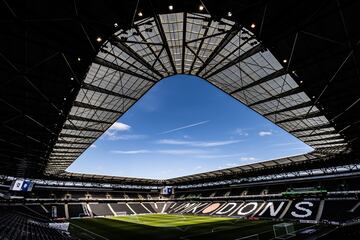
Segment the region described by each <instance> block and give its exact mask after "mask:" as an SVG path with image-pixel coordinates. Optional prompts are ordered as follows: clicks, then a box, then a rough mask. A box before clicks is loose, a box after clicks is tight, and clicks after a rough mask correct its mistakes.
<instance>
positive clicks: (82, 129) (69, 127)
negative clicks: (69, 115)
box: [63, 124, 105, 133]
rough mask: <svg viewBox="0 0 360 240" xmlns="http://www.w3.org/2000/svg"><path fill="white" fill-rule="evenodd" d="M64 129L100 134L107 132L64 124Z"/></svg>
mask: <svg viewBox="0 0 360 240" xmlns="http://www.w3.org/2000/svg"><path fill="white" fill-rule="evenodd" d="M63 129H69V130H76V131H89V132H99V133H103V132H104V131H105V130H101V129H95V128H88V127H80V126H75V125H72V124H64V126H63Z"/></svg>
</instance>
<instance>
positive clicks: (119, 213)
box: [116, 212, 127, 216]
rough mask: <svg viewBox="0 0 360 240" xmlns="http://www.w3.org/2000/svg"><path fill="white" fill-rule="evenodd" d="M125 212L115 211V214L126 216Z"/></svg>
mask: <svg viewBox="0 0 360 240" xmlns="http://www.w3.org/2000/svg"><path fill="white" fill-rule="evenodd" d="M126 215H127V213H126V212H116V216H126Z"/></svg>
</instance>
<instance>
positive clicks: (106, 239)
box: [71, 223, 110, 240]
mask: <svg viewBox="0 0 360 240" xmlns="http://www.w3.org/2000/svg"><path fill="white" fill-rule="evenodd" d="M71 224H72V225H74V226H75V227H77V228H80V229H81V230H84V231H86V232H88V233H90V234H93V235H95V236H97V237H100V238H102V239H105V240H110V239H108V238H106V237H104V236H101V235H99V234H97V233H94V232H92V231H90V230H88V229H86V228H83V227H80V226H79V225H77V224H75V223H71Z"/></svg>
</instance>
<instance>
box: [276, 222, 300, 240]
mask: <svg viewBox="0 0 360 240" xmlns="http://www.w3.org/2000/svg"><path fill="white" fill-rule="evenodd" d="M273 230H274V235H275V238H277V239H287V238H289V237H293V236H295V235H296V234H295V228H294V224H293V223H279V224H275V225H273Z"/></svg>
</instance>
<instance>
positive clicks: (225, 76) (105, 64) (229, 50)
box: [46, 13, 347, 175]
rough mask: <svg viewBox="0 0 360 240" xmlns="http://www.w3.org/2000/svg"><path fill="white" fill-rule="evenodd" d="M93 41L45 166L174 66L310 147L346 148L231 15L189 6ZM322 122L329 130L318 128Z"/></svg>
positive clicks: (96, 131) (59, 168)
mask: <svg viewBox="0 0 360 240" xmlns="http://www.w3.org/2000/svg"><path fill="white" fill-rule="evenodd" d="M294 44H295V43H294ZM101 48H102V49H103V50H101V51H100V52H99V53H98V54H97V56H96V57H95V59H94V61H93V63H92V65H91V67H90V69H89V71H88V74H87V76H86V78H85V80H84V83H83V84H82V85H81V89H80V91H79V94H78V96H77V97H76V100H75V104H74V106H73V107H72V109H71V112H70V114H69V116H68V118H67V121H66V123H65V124H64V126H63V128H62V131H61V134H60V135H61V137H62V140H65V141H68V143H64V142H61V148H59V143H57V144H55V146H54V148H53V151H52V153H51V155H50V161H49V163H48V166H47V168H46V173H48V174H58V173H61V172H63V171H64V170H65V168H66V167H67V164H64V163H71V162H72V161H73V160H75V159H76V157H78V156H79V154H81V152H82V150H85V148H77V147H76V146H75V145H74V143H76V144H82V145H83V146H84V145H87V146H90V145H91V143H92V141H91V140H90V141H89V139H96V138H97V137H99V136H100V135H101V133H103V132H104V131H105V130H106V129H108V128H109V127H110V126H111V124H112V123H113V122H115V121H116V119H118V118H119V117H120V116H121V115H122V113H124V112H126V111H127V110H128V109H129V108H130V107H131V106H132V105H133V104H134V103H135V102H136V101H137V100H138V99H139V98H140V97H141V96H143V95H144V94H145V93H146V91H148V90H149V89H150V88H151V87H152V86H154V85H155V83H156V82H158V81H160V80H161V79H162V78H164V77H167V76H170V75H174V74H177V73H185V74H193V75H197V76H199V77H202V78H204V79H205V80H207V81H208V82H209V83H211V84H212V85H214V86H215V87H218V88H219V89H221V90H223V91H224V92H226V93H227V94H229V95H230V96H232V97H234V98H236V99H237V100H239V101H240V102H242V103H244V104H246V105H247V106H249V107H250V108H252V109H253V110H255V111H257V112H258V113H260V114H263V115H265V116H266V117H267V118H268V119H269V120H271V121H272V122H274V123H275V124H277V125H278V126H280V127H282V128H283V129H285V130H286V131H288V132H290V133H292V134H294V135H295V136H296V137H298V138H299V139H300V140H303V141H304V142H306V143H308V144H309V145H310V146H312V147H314V148H315V149H317V148H319V149H323V151H322V152H326V149H327V148H328V147H331V148H332V151H335V152H337V153H339V152H341V151H344V150H345V149H346V148H347V144H346V141H345V140H344V139H343V138H342V137H341V136H340V135H339V134H336V133H335V129H334V128H333V127H332V125H331V123H330V122H329V120H328V119H327V118H326V117H325V116H324V115H323V114H322V113H321V111H320V110H319V109H318V108H317V107H316V106H314V105H313V102H312V100H311V98H310V97H309V96H308V95H307V94H306V93H305V92H304V91H303V89H302V88H301V87H300V86H299V84H298V83H297V82H296V81H295V80H294V78H293V76H292V75H291V72H290V71H289V69H288V68H287V67H286V66H283V65H282V64H281V63H280V62H279V61H278V60H277V59H276V58H275V57H274V56H273V54H272V53H271V52H270V51H269V50H267V49H266V48H264V46H263V45H262V44H261V43H260V42H259V41H258V40H257V39H256V37H255V35H254V34H253V33H252V32H251V31H250V30H248V29H246V28H245V27H243V26H239V25H238V24H236V23H235V22H233V21H230V20H227V19H224V18H223V19H221V20H219V21H215V20H214V19H212V18H211V16H210V15H207V14H196V13H172V14H160V15H155V16H154V17H149V18H146V19H143V20H140V21H137V22H135V23H134V25H133V27H132V29H130V30H128V31H125V30H119V31H117V32H116V33H115V34H113V35H112V36H111V38H110V39H109V40H108V41H106V42H105V43H104V44H103V45H102V47H101ZM164 49H165V51H164ZM290 60H291V59H290ZM325 130H326V131H330V132H334V133H332V134H331V135H319V133H322V132H323V131H325ZM304 132H305V134H303V133H304ZM315 134H317V135H316V137H312V136H313V135H315ZM324 148H325V149H324ZM334 148H336V150H334ZM61 157H67V158H66V159H65V158H64V159H61ZM71 157H73V159H71ZM303 158H307V156H303ZM289 159H291V158H289ZM302 160H303V159H302ZM276 162H280V160H279V161H276ZM272 163H275V161H273V162H272ZM267 164H270V163H266V164H260V163H259V164H255V165H254V166H252V165H251V166H252V167H254V168H257V167H264V166H265V167H266V165H267ZM270 165H271V164H270ZM240 169H241V168H234V169H231V170H229V171H231V172H237V171H239V170H240ZM209 174H210V173H207V175H209ZM211 174H215V175H216V174H217V173H216V172H214V173H211Z"/></svg>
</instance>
